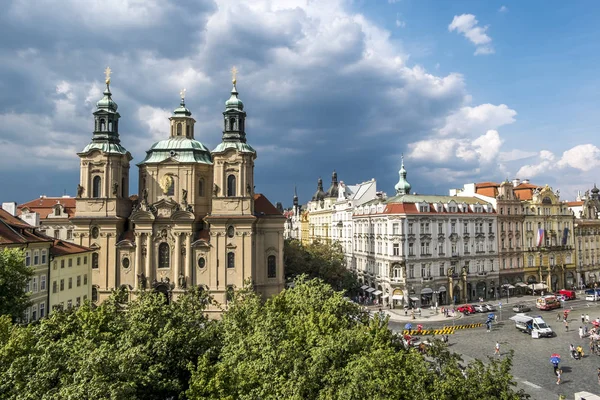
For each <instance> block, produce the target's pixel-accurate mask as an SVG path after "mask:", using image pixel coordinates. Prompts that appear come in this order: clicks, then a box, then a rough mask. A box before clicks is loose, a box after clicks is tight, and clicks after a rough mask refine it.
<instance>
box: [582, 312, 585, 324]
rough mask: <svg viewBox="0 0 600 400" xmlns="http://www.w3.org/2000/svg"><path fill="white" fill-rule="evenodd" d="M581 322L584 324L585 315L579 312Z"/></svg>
mask: <svg viewBox="0 0 600 400" xmlns="http://www.w3.org/2000/svg"><path fill="white" fill-rule="evenodd" d="M581 323H582V324H585V315H583V314H581Z"/></svg>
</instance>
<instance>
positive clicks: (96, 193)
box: [92, 175, 102, 198]
mask: <svg viewBox="0 0 600 400" xmlns="http://www.w3.org/2000/svg"><path fill="white" fill-rule="evenodd" d="M101 186H102V178H100V176H98V175H96V176H95V177H94V180H93V181H92V197H94V198H98V197H100V195H101V194H102V187H101Z"/></svg>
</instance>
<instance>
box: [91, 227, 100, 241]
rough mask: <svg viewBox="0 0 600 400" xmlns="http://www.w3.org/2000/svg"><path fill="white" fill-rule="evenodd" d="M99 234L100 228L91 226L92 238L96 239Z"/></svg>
mask: <svg viewBox="0 0 600 400" xmlns="http://www.w3.org/2000/svg"><path fill="white" fill-rule="evenodd" d="M99 235H100V229H98V227H97V226H95V227H93V228H92V239H98V236H99Z"/></svg>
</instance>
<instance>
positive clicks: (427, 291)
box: [421, 287, 433, 294]
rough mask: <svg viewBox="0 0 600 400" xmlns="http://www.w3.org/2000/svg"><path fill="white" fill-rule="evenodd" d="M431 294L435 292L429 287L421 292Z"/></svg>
mask: <svg viewBox="0 0 600 400" xmlns="http://www.w3.org/2000/svg"><path fill="white" fill-rule="evenodd" d="M430 293H433V290H432V289H430V288H428V287H426V288H423V289H422V290H421V294H430Z"/></svg>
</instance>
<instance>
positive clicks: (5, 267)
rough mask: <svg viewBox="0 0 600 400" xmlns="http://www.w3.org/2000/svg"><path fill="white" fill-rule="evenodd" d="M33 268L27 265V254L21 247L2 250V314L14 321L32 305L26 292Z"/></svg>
mask: <svg viewBox="0 0 600 400" xmlns="http://www.w3.org/2000/svg"><path fill="white" fill-rule="evenodd" d="M32 276H33V270H32V269H31V268H29V267H27V266H25V255H24V252H23V250H21V249H3V250H1V251H0V315H9V316H10V317H11V318H12V320H13V321H16V320H19V319H20V318H22V317H23V314H24V313H25V309H26V308H27V307H29V306H30V305H31V302H30V300H29V294H28V293H27V292H25V287H26V286H27V282H29V279H31V277H32Z"/></svg>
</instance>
